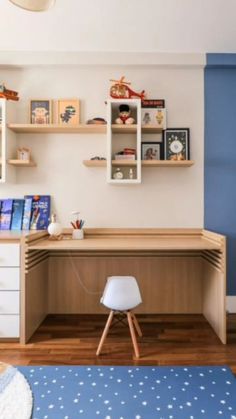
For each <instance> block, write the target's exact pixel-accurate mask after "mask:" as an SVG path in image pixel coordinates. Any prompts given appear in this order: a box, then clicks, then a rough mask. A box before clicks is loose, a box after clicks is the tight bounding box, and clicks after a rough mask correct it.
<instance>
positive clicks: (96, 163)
mask: <svg viewBox="0 0 236 419" xmlns="http://www.w3.org/2000/svg"><path fill="white" fill-rule="evenodd" d="M83 165H84V166H87V167H106V165H107V162H106V160H83ZM135 165H136V161H135V160H125V161H124V160H112V166H119V167H120V166H129V167H130V166H135ZM193 165H194V160H181V161H173V160H142V166H143V167H190V166H193Z"/></svg>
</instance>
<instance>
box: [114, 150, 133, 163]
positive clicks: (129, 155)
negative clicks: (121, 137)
mask: <svg viewBox="0 0 236 419" xmlns="http://www.w3.org/2000/svg"><path fill="white" fill-rule="evenodd" d="M135 155H136V150H135V148H124V150H122V151H120V152H119V153H117V154H115V160H135Z"/></svg>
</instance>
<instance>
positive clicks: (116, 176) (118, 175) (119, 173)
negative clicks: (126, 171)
mask: <svg viewBox="0 0 236 419" xmlns="http://www.w3.org/2000/svg"><path fill="white" fill-rule="evenodd" d="M123 177H124V175H123V173H122V171H121V170H120V168H119V167H117V169H116V171H115V173H114V174H113V179H116V180H120V179H123Z"/></svg>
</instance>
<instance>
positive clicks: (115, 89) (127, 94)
mask: <svg viewBox="0 0 236 419" xmlns="http://www.w3.org/2000/svg"><path fill="white" fill-rule="evenodd" d="M110 81H111V82H113V83H115V84H113V85H112V86H111V88H110V95H111V97H113V98H114V99H131V98H140V99H144V97H145V90H142V92H141V93H137V92H134V91H133V90H132V89H130V87H128V86H129V85H131V83H130V82H127V81H125V76H123V77H121V78H120V80H110Z"/></svg>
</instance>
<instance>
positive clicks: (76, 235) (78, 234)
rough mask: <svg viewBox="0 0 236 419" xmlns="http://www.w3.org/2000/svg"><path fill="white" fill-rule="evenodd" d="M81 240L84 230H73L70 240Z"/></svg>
mask: <svg viewBox="0 0 236 419" xmlns="http://www.w3.org/2000/svg"><path fill="white" fill-rule="evenodd" d="M83 238H84V230H83V229H74V230H73V231H72V239H74V240H82V239H83Z"/></svg>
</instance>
